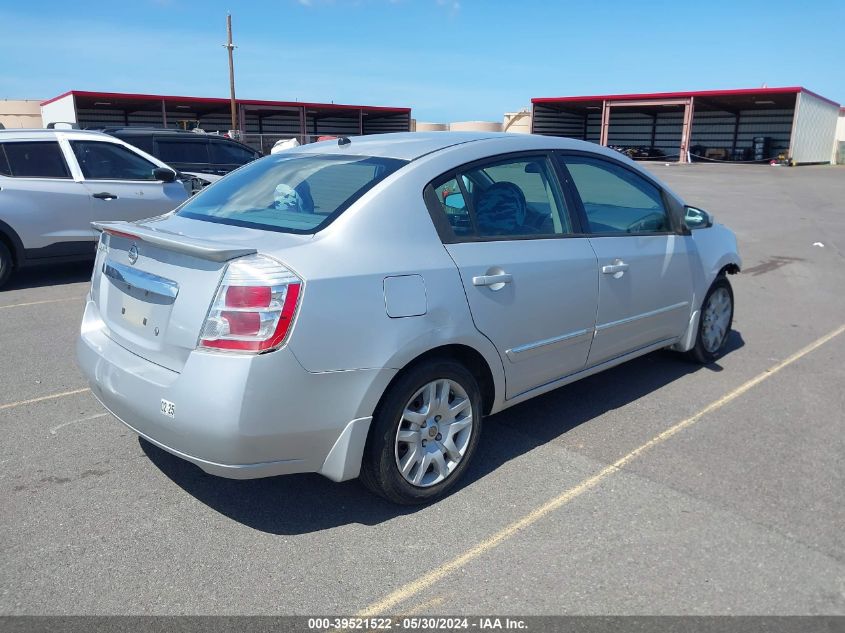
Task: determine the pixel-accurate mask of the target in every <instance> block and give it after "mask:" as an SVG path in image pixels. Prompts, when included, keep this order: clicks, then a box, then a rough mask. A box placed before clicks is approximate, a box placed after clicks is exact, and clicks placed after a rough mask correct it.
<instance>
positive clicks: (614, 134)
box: [599, 107, 684, 156]
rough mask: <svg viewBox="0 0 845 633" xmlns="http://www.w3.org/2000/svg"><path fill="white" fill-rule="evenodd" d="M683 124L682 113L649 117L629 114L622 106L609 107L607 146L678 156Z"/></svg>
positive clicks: (650, 115)
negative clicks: (656, 150) (652, 149)
mask: <svg viewBox="0 0 845 633" xmlns="http://www.w3.org/2000/svg"><path fill="white" fill-rule="evenodd" d="M599 125H601V122H599ZM683 125H684V113H683V110H680V111H669V112H658V113H656V114H653V115H652V114H642V113H639V112H630V111H627V109H626V108H624V107H620V108H611V110H610V126H609V129H608V132H607V143H608V145H619V146H622V147H656V148H657V149H659V150H662V151H663V152H664V153H665V154H666V155H667V156H677V155H678V153H679V152H680V149H679V148H680V146H681V132H682V129H683ZM652 134H653V135H654V142H653V143H652Z"/></svg>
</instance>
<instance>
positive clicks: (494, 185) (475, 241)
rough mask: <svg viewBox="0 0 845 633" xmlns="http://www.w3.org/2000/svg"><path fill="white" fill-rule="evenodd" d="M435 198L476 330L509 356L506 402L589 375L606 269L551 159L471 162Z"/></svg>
mask: <svg viewBox="0 0 845 633" xmlns="http://www.w3.org/2000/svg"><path fill="white" fill-rule="evenodd" d="M426 199H427V203H428V206H429V208H430V210H431V211H432V214H433V218H434V220H435V222H436V223H437V225H438V230H439V231H440V233H441V237H443V238H444V242H445V247H446V249H447V251H448V252H449V254H450V255H451V257H452V259H453V260H454V261H455V263H456V265H457V267H458V270H459V271H460V275H461V280H462V282H463V285H464V289H465V291H466V295H467V299H468V301H469V306H470V310H471V312H472V317H473V320H474V322H475V325H476V327H477V328H478V329H479V331H481V332H482V333H483V334H484V335H485V336H487V338H489V339H490V340H491V341H492V342H493V344H494V345H495V346H496V347H497V349H498V350H499V353H500V355H501V357H502V360H503V363H504V366H505V374H506V383H507V384H506V397H508V398H513V397H514V396H517V395H519V394H521V393H524V392H525V391H528V390H530V389H532V388H534V387H538V386H540V385H544V384H546V383H549V382H552V381H554V380H556V379H558V378H561V377H563V376H566V375H568V374H571V373H574V372H577V371H579V370H581V369H583V368H584V365H585V364H586V361H587V354H588V352H589V349H590V341H591V339H592V334H593V325H594V323H595V314H596V301H597V283H596V277H597V275H598V272H597V263H596V257H595V254H594V253H593V250H592V248H591V247H590V244H589V240H588V239H587V238H586V237H585V236H582V235H579V229H578V227H577V224H576V223H575V222H573V218H572V217H571V215H570V213H569V211H568V209H569V207H570V206H571V204H568V203H567V200H566V198H565V196H564V195H563V192H562V191H561V190H560V187H559V184H558V181H557V178H556V175H555V169H554V165H553V163H552V160H551V158H550V156H549V155H547V154H546V153H531V154H519V155H511V156H508V157H500V158H497V159H495V160H492V161H488V162H482V163H474V164H470V165H467V166H465V167H463V168H461V169H459V170H457V171H456V172H455V173H451V174H447V175H445V176H443V177H442V178H440V179H438V180H437V181H435V182H433V183H432V184H431V185H430V186H429V187H428V188H427V190H426Z"/></svg>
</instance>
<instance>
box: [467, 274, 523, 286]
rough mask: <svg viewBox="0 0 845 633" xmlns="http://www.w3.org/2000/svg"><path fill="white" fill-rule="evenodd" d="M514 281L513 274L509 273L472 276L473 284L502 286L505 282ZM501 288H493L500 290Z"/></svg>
mask: <svg viewBox="0 0 845 633" xmlns="http://www.w3.org/2000/svg"><path fill="white" fill-rule="evenodd" d="M512 281H513V275H511V274H509V273H501V274H498V275H479V276H478V277H473V278H472V285H473V286H499V288H501V287H502V286H504V284H509V283H511V282H512ZM499 288H492V289H493V290H498V289H499Z"/></svg>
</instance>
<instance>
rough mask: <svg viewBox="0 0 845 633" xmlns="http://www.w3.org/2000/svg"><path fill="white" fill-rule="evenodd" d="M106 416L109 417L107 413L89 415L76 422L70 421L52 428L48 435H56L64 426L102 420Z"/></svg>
mask: <svg viewBox="0 0 845 633" xmlns="http://www.w3.org/2000/svg"><path fill="white" fill-rule="evenodd" d="M107 415H109V413H97V414H96V415H89V416H88V417H85V418H79V419H78V420H71V421H70V422H65V423H64V424H59V425H58V426H54V427H53V428H52V429H50V435H55V434H56V433H58V432H59V430H60V429H63V428H65V427H66V426H70V425H71V424H78V423H80V422H88V421H89V420H96V419H98V418H104V417H106V416H107Z"/></svg>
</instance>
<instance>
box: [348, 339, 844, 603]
mask: <svg viewBox="0 0 845 633" xmlns="http://www.w3.org/2000/svg"><path fill="white" fill-rule="evenodd" d="M842 332H845V325H841V326H839V327H838V328H836V329H835V330H833V331H832V332H830V333H828V334H825V335H824V336H822V337H821V338H819V339H817V340H815V341H813V342H812V343H810V344H809V345H807V346H806V347H804V348H802V349H800V350H798V351H797V352H795V353H794V354H792V355H791V356H789V357H788V358H786V359H784V360H782V361H781V362H779V363H777V364H776V365H773V366H772V367H770V368H769V369H767V370H766V371H764V372H762V373H761V374H758V375H757V376H755V377H754V378H752V379H750V380H748V381H747V382H744V383H743V384H741V385H740V386H739V387H737V388H736V389H734V390H733V391H731V392H729V393H727V394H725V395H724V396H722V397H721V398H719V399H718V400H715V401H714V402H711V403H710V404H708V405H707V406H706V407H704V408H703V409H701V410H700V411H699V412H698V413H696V414H694V415H692V416H690V417H688V418H686V419H685V420H681V421H680V422H678V423H677V424H675V425H674V426H671V427H669V428H668V429H666V430H665V431H663V432H662V433H660V434H659V435H656V436H655V437H653V438H651V439H650V440H649V441H648V442H646V443H645V444H642V445H641V446H638V447H637V448H635V449H634V450H632V451H631V452H630V453H628V454H627V455H624V456H623V457H620V458H619V459H617V460H616V461H615V462H613V463H612V464H610V465H609V466H606V467H605V468H603V469H602V470H600V471H599V472H598V473H596V474H595V475H593V476H592V477H589V478H588V479H585V480H583V481H582V482H581V483H579V484H577V485H576V486H574V487H572V488H570V489H568V490H566V491H565V492H563V493H561V494H560V495H558V496H557V497H555V498H554V499H551V500H550V501H547V502H546V503H544V504H543V505H542V506H540V507H539V508H537V509H535V510H532V511H531V512H529V513H528V514H526V515H525V516H523V517H522V518H521V519H517V520H516V521H514V522H513V523H511V524H510V525H507V526H505V527H504V528H502V529H501V530H499V531H498V532H496V533H495V534H493V535H492V536H490V537H488V538H486V539H485V540H483V541H481V542H480V543H478V544H477V545H475V546H474V547H472V548H470V549H469V550H467V551H466V552H464V553H463V554H461V555H460V556H458V557H457V558H453V559H452V560H450V561H448V562H446V563H444V564H443V565H439V566H438V567H437V569H434V570H432V571H430V572H428V573H427V574H425V575H423V576H420V577H419V578H417V579H416V580H412V581H411V582H409V583H407V584H406V585H404V586H402V587H400V588H399V589H396V590H395V591H393V592H392V593H390V594H388V595H387V596H385V597H384V598H383V599H381V600H379V601H378V602H375V603H373V604H371V605H370V606H368V607H366V608H364V610H363V611H361V612H359V613H358V616H359V617H372V616H375V615H380V614H384V613H385V612H387V611H388V610H390V609H393V608H394V607H396V606H397V605H399V604H401V603H402V602H405V601H406V600H408V599H409V598H412V597H413V596H416V595H417V594H419V593H421V592H423V591H425V590H426V589H429V588H430V587H432V586H433V585H435V584H436V583H437V582H439V581H441V580H443V578H445V577H446V576H448V575H449V574H451V573H452V572H454V571H457V570H458V569H460V568H462V567H464V566H465V565H466V564H467V563H469V562H471V561H473V560H475V559H476V558H478V557H479V556H481V555H482V554H486V553H487V552H489V551H490V550H492V549H494V548H495V547H497V546H498V545H500V544H501V543H503V542H504V541H506V540H508V539H509V538H510V537H512V536H514V535H515V534H516V533H517V532H519V531H520V530H524V529H525V528H527V527H529V526H530V525H532V524H534V523H536V522H537V521H539V520H540V519H542V518H543V517H545V516H547V515H548V514H550V513H551V512H553V511H555V510H557V509H558V508H560V507H561V506H563V505H565V504H567V503H569V502H570V501H572V500H573V499H575V498H576V497H578V496H580V495H581V494H583V493H584V492H586V491H588V490H590V489H591V488H594V487H595V486H596V485H597V484H599V483H601V482H602V481H603V480H604V479H607V478H608V477H609V476H610V475H612V474H614V473H617V472H619V471H620V470H621V469H622V467H623V466H625V465H627V464H629V463H630V462H632V461H633V460H635V459H636V458H637V457H639V456H640V455H642V454H643V453H645V452H646V451H647V450H649V449H651V448H654V447H655V446H657V445H658V444H662V443H663V442H665V441H666V440H668V439H669V438H670V437H672V436H673V435H675V434H677V433H679V432H680V431H683V430H684V429H686V428H689V427H690V426H692V425H693V424H695V423H696V422H698V421H699V420H700V419H701V418H702V417H704V416H705V415H707V414H708V413H712V412H713V411H716V410H717V409H720V408H722V407H724V406H725V405H726V404H728V403H729V402H732V401H734V400H736V399H737V398H739V397H740V396H741V395H743V394H744V393H746V392H747V391H748V390H749V389H752V388H754V387H755V386H757V385H759V384H760V383H761V382H763V381H764V380H766V379H767V378H770V377H772V376H773V375H775V374H776V373H778V372H779V371H780V370H781V369H783V368H784V367H788V366H789V365H791V364H792V363H794V362H795V361H797V360H799V359H801V358H803V357H804V356H806V355H807V354H809V353H810V352H812V351H813V350H816V349H818V348H819V347H821V346H822V345H824V344H825V343H827V342H828V341H830V340H831V339H833V338H835V337H837V336H839V335H840V334H842Z"/></svg>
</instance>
